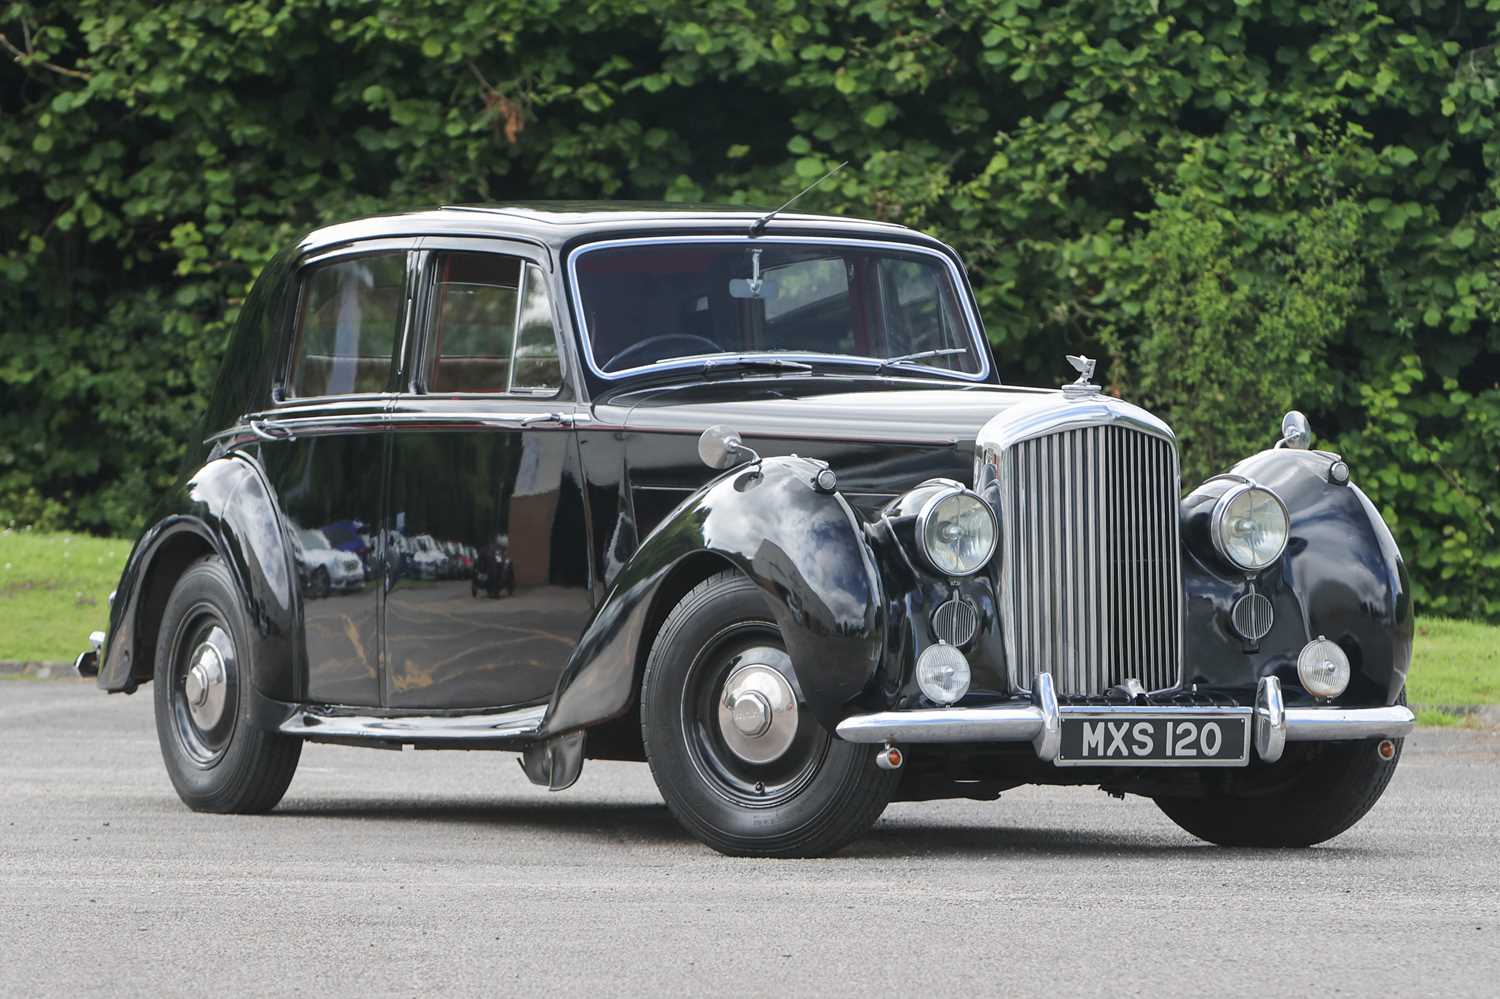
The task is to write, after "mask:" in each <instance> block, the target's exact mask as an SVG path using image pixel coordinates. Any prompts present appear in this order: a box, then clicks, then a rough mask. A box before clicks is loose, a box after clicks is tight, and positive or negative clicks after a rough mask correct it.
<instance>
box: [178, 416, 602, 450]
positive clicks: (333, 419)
mask: <svg viewBox="0 0 1500 999" xmlns="http://www.w3.org/2000/svg"><path fill="white" fill-rule="evenodd" d="M577 422H578V417H577V415H576V414H573V413H559V412H541V413H536V412H531V413H525V412H523V413H506V412H495V411H482V410H480V411H472V412H452V411H446V412H445V411H439V412H421V413H370V412H367V413H350V414H339V415H322V416H297V417H289V418H278V417H256V418H254V419H251V420H249V421H247V422H245V423H241V424H239V425H237V426H233V427H230V428H229V429H227V430H221V431H219V432H218V433H216V434H214V435H213V436H211V437H207V438H205V439H204V443H205V444H208V443H211V442H213V441H218V440H228V439H234V438H238V437H255V438H257V439H259V440H263V441H283V440H294V439H296V437H297V436H298V435H308V436H312V435H317V434H327V433H341V432H347V431H350V430H368V431H370V432H372V433H373V432H376V431H380V430H384V429H386V428H387V427H408V426H421V427H487V428H490V429H495V430H545V429H549V428H558V429H568V428H571V427H572V426H574V424H575V423H577ZM278 431H279V432H278Z"/></svg>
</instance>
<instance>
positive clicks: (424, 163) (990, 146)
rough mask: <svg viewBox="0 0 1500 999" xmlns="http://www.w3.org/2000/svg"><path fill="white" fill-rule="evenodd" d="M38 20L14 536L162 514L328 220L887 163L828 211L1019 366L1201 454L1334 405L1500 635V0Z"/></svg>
mask: <svg viewBox="0 0 1500 999" xmlns="http://www.w3.org/2000/svg"><path fill="white" fill-rule="evenodd" d="M0 33H3V40H0V49H4V50H6V60H7V64H6V66H5V69H4V70H3V71H0V72H3V74H4V75H3V77H0V80H3V84H0V213H3V217H4V226H3V228H0V316H3V317H4V321H3V323H0V393H3V403H0V522H8V521H11V520H14V521H16V522H18V523H39V524H43V525H52V526H64V525H65V526H71V527H77V528H85V529H89V530H94V531H103V530H124V529H128V528H129V527H131V526H133V525H135V524H137V523H139V521H140V520H141V519H142V517H143V516H144V515H145V513H146V512H147V511H149V509H150V503H149V501H148V498H149V497H150V496H151V495H152V494H154V493H156V492H158V491H160V490H162V489H164V488H165V487H166V486H167V485H168V484H169V482H170V480H171V478H172V476H173V474H174V471H175V464H176V462H177V460H178V456H179V455H180V453H181V449H182V443H183V441H184V440H185V439H186V437H187V435H188V434H189V433H190V432H191V427H192V422H193V419H194V416H195V414H196V413H197V412H198V411H199V410H200V409H201V407H202V405H203V399H202V395H201V391H202V386H205V385H207V384H208V383H209V382H210V381H211V377H210V373H211V371H212V369H213V367H214V365H215V364H216V363H217V359H218V356H219V353H220V351H221V349H222V345H223V341H224V337H225V334H226V331H227V329H228V324H229V323H231V322H232V321H233V318H234V316H235V313H236V310H237V308H238V307H239V304H240V302H241V301H242V299H243V296H244V294H245V291H246V289H247V287H248V284H249V282H250V281H251V279H252V278H253V276H254V274H255V272H256V270H257V268H258V267H260V266H261V265H262V264H263V263H264V262H265V261H266V260H267V259H268V258H269V257H270V255H271V254H272V253H273V252H275V250H276V249H278V248H279V247H281V246H282V245H284V244H286V243H287V242H289V241H291V240H294V239H295V238H296V236H297V234H298V233H299V232H301V231H304V230H305V229H307V228H310V227H311V226H313V225H315V224H318V223H321V222H326V221H332V220H335V219H339V218H345V217H350V216H354V215H359V214H364V213H369V212H374V211H385V210H391V209H393V208H399V207H403V206H409V205H418V204H430V203H433V202H453V201H481V200H507V199H512V198H520V197H527V198H554V197H608V198H647V199H663V198H665V199H700V198H703V199H707V198H712V199H717V200H727V201H733V202H740V203H755V204H766V203H777V202H779V201H780V200H784V198H785V197H787V196H789V194H790V193H792V192H794V191H795V190H796V189H797V188H798V187H800V186H802V185H803V184H804V183H805V182H807V181H808V180H810V179H813V178H815V177H816V176H818V175H820V174H821V173H822V172H823V171H825V170H826V169H828V168H829V167H830V166H832V165H833V164H834V163H837V162H839V161H841V160H844V159H848V160H851V161H852V166H851V169H849V170H846V171H844V172H843V173H841V174H840V175H839V176H838V177H837V178H835V180H834V181H832V182H830V183H829V184H828V185H826V186H825V187H824V188H821V189H819V190H818V191H817V192H815V193H814V194H812V195H809V197H808V198H807V199H805V201H804V204H805V205H806V206H807V207H809V208H813V209H821V210H827V211H845V212H849V213H851V214H862V215H874V216H878V217H882V218H890V219H898V220H901V221H904V222H907V223H909V224H912V225H916V226H920V227H923V228H926V229H929V230H932V231H934V232H936V233H938V234H939V235H941V236H943V237H945V238H946V239H948V240H949V241H950V242H952V243H954V244H955V245H956V246H957V247H958V248H959V249H960V251H961V252H963V253H964V254H965V256H966V258H967V260H968V263H969V266H970V268H971V271H972V272H973V277H974V281H975V284H976V289H977V293H978V295H979V298H980V304H981V307H982V310H983V312H984V314H985V317H986V321H987V324H988V328H989V333H990V337H991V339H992V341H993V342H994V344H995V350H996V355H997V357H998V358H999V362H1000V365H1001V368H1002V370H1003V371H1004V372H1005V374H1006V376H1007V377H1008V378H1009V379H1010V380H1014V381H1033V382H1040V383H1043V384H1049V383H1054V382H1055V381H1056V380H1058V378H1059V377H1060V376H1061V374H1062V371H1061V370H1060V368H1061V364H1060V362H1061V355H1062V353H1063V351H1064V350H1065V349H1066V350H1072V351H1075V352H1076V351H1078V350H1090V351H1094V350H1100V349H1101V348H1102V349H1103V350H1104V352H1105V353H1106V354H1107V355H1108V356H1110V357H1111V359H1112V360H1111V363H1110V364H1109V365H1107V367H1106V368H1105V369H1104V371H1103V374H1105V376H1106V377H1107V378H1109V379H1110V380H1111V381H1112V382H1113V383H1114V385H1115V386H1116V387H1117V388H1120V389H1122V390H1128V391H1130V392H1131V393H1133V394H1139V395H1140V396H1141V397H1142V398H1143V399H1146V400H1147V401H1149V402H1151V403H1152V404H1153V405H1156V406H1160V407H1161V408H1162V409H1163V410H1164V411H1165V412H1167V413H1168V414H1169V415H1170V416H1171V418H1172V419H1173V420H1174V421H1176V423H1177V425H1178V426H1179V427H1180V428H1181V429H1182V431H1183V437H1184V440H1185V443H1186V446H1187V455H1188V458H1189V460H1190V461H1191V462H1192V463H1193V464H1192V467H1194V468H1196V469H1197V470H1199V471H1206V470H1208V469H1209V468H1211V467H1219V466H1222V465H1223V464H1227V463H1228V462H1230V461H1232V460H1233V458H1234V457H1236V456H1237V455H1238V454H1239V453H1240V452H1241V451H1243V450H1244V449H1247V448H1251V447H1256V446H1259V445H1261V444H1264V443H1265V442H1268V441H1269V440H1271V439H1272V438H1273V437H1274V434H1275V431H1276V422H1277V419H1278V418H1279V416H1280V411H1281V410H1282V409H1283V408H1285V407H1286V406H1288V405H1289V404H1292V403H1295V404H1296V405H1298V406H1299V408H1302V409H1304V410H1306V411H1307V412H1308V413H1309V415H1310V417H1311V418H1312V420H1313V426H1314V428H1315V430H1317V431H1318V432H1319V433H1320V435H1321V438H1322V441H1321V442H1322V443H1323V444H1324V445H1326V446H1330V447H1334V448H1336V449H1339V450H1342V451H1344V452H1345V453H1346V456H1347V457H1348V458H1349V459H1350V461H1351V463H1352V464H1353V466H1354V469H1355V474H1356V477H1357V479H1358V481H1359V482H1360V483H1361V484H1362V485H1363V486H1364V487H1365V488H1366V489H1367V490H1369V492H1370V493H1371V495H1372V497H1373V498H1374V499H1375V500H1376V502H1377V503H1378V504H1379V505H1380V506H1381V508H1382V509H1383V510H1384V511H1385V512H1386V514H1387V516H1388V517H1389V518H1390V519H1391V521H1392V523H1393V524H1394V525H1395V528H1396V531H1397V535H1398V539H1399V540H1400V542H1401V544H1402V546H1403V551H1404V552H1405V554H1406V556H1407V558H1408V559H1409V560H1410V562H1411V563H1412V567H1413V577H1414V581H1415V583H1416V586H1417V592H1418V598H1419V602H1420V603H1421V604H1422V605H1423V606H1424V608H1425V609H1429V610H1433V611H1438V612H1441V613H1444V614H1454V615H1483V616H1487V617H1490V618H1500V572H1496V571H1495V570H1496V569H1497V568H1500V565H1497V560H1500V541H1497V538H1496V533H1495V531H1496V528H1497V526H1500V525H1497V521H1500V514H1497V510H1496V508H1495V505H1494V500H1493V497H1494V496H1495V495H1496V494H1497V492H1500V469H1497V463H1500V462H1497V456H1500V387H1497V380H1500V322H1497V316H1500V274H1497V273H1496V261H1497V259H1500V170H1497V167H1500V54H1497V53H1500V45H1497V42H1500V0H1469V2H1467V3H1464V2H1456V0H1401V2H1399V3H1396V2H1371V0H1261V2H1253V0H1119V2H1116V3H1111V4H1100V3H1097V2H1094V0H1056V2H1053V0H1048V2H1043V0H943V2H938V0H906V2H901V3H897V2H894V0H853V2H845V0H766V2H758V3H750V2H748V0H696V2H692V3H688V2H683V0H657V2H654V3H650V4H647V3H645V2H643V0H582V2H575V3H568V4H564V3H563V2H561V0H427V2H424V3H420V4H414V3H409V2H398V0H278V2H274V3H273V2H271V0H226V2H222V3H215V4H197V3H186V2H161V3H157V2H150V0H109V2H104V0H70V2H68V3H61V2H52V0H48V2H43V0H21V2H7V0H0ZM1199 448H1201V449H1202V451H1201V454H1200V451H1199V450H1198V449H1199Z"/></svg>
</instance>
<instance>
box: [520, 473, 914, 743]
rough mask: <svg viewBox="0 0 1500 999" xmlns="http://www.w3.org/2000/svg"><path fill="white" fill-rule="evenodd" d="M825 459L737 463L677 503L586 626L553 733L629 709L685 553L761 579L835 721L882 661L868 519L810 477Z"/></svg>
mask: <svg viewBox="0 0 1500 999" xmlns="http://www.w3.org/2000/svg"><path fill="white" fill-rule="evenodd" d="M822 468H823V466H822V465H820V464H817V463H815V462H812V461H809V460H807V459H805V458H797V457H786V458H770V459H767V460H765V461H763V462H760V463H759V464H758V465H755V466H749V467H744V468H739V469H736V470H734V471H732V472H729V473H727V474H725V475H723V476H721V477H720V478H718V479H715V480H714V481H713V482H710V483H709V484H708V485H706V486H704V487H703V488H702V489H700V490H699V491H698V492H696V493H694V494H693V495H692V496H691V497H689V498H688V499H687V500H685V501H684V502H683V503H682V504H681V505H679V506H678V507H677V508H676V509H675V510H674V511H672V513H671V514H669V515H668V516H667V517H666V518H665V519H664V520H663V521H662V522H661V524H660V525H658V526H657V528H656V529H655V530H654V531H652V532H651V534H650V535H648V536H647V537H646V539H645V540H644V541H642V542H641V545H640V547H639V548H638V549H637V550H636V552H635V554H634V555H633V556H632V557H631V558H630V560H629V561H628V562H627V563H626V564H625V566H624V567H623V568H622V569H621V570H620V572H619V573H618V575H616V577H615V579H614V582H613V583H612V584H611V586H610V588H609V590H608V592H607V593H606V594H605V596H604V599H603V600H602V601H601V602H600V604H599V606H598V608H597V609H596V610H595V612H594V615H593V617H592V618H591V619H590V621H589V624H588V625H587V627H586V628H585V629H584V632H583V637H582V638H581V639H580V641H579V643H578V647H577V649H576V650H575V651H574V653H573V656H572V658H571V659H570V660H569V662H568V665H567V668H566V669H565V670H564V672H563V675H562V677H561V679H560V680H559V682H558V687H557V690H556V692H555V693H554V695H553V698H552V703H551V704H550V706H549V709H548V712H547V717H546V721H545V722H544V725H543V728H544V731H545V732H546V734H548V735H553V734H559V733H562V732H566V731H570V730H572V729H576V728H580V727H583V726H586V725H592V724H596V723H599V722H602V721H607V720H609V719H610V718H613V717H616V716H618V715H620V714H622V713H624V712H625V711H627V710H629V708H630V706H631V704H632V703H633V701H634V698H635V695H636V665H637V663H638V662H639V661H640V657H641V656H642V655H643V654H644V653H645V652H647V651H649V650H647V649H645V648H643V647H642V643H643V642H645V641H648V640H649V637H648V636H647V635H646V627H647V622H648V619H649V618H650V615H651V611H652V608H653V604H654V602H655V600H656V597H657V594H658V592H659V591H660V589H661V587H662V584H663V583H664V582H665V581H666V580H667V579H669V578H671V576H672V575H673V571H674V570H675V569H677V568H678V567H679V566H681V565H682V564H683V563H684V562H685V561H686V560H687V559H690V558H693V557H695V556H700V555H703V554H709V555H713V556H717V557H718V558H720V559H721V560H723V561H724V562H726V563H728V564H729V565H732V566H734V567H735V568H736V569H738V570H739V571H740V572H742V573H744V574H745V575H746V576H747V577H748V578H750V579H751V580H753V581H754V582H755V583H756V584H757V585H758V586H759V587H760V588H761V589H762V590H763V591H764V592H765V594H766V603H767V605H768V607H769V609H770V611H771V614H772V616H773V617H774V618H775V619H776V623H777V625H778V626H779V627H780V628H781V633H782V637H783V639H784V640H785V642H786V646H787V651H788V653H789V654H790V655H791V659H792V662H793V663H794V664H795V665H796V666H797V682H798V684H799V685H800V686H801V688H802V693H803V696H804V697H805V698H806V700H807V702H808V704H809V706H810V707H811V708H812V710H813V713H814V714H815V715H816V716H817V717H818V719H819V720H820V721H822V722H823V723H824V724H825V725H827V726H828V727H829V728H830V729H832V727H833V725H834V724H835V722H836V720H837V718H838V717H839V715H838V709H839V708H840V707H841V706H842V705H844V704H845V703H847V702H848V701H849V700H850V699H851V698H853V697H855V696H856V695H858V694H859V693H860V692H861V691H862V690H863V689H864V688H865V687H866V685H867V684H868V683H869V682H870V680H871V678H872V677H873V676H874V674H875V672H876V670H877V668H878V667H879V665H880V657H881V647H882V642H883V636H884V631H885V626H886V622H885V613H884V606H885V603H884V599H883V596H882V592H881V582H880V575H879V573H878V571H877V570H876V567H875V561H874V558H873V556H872V555H871V552H870V548H869V546H868V544H867V542H866V540H865V536H864V532H863V529H862V527H861V524H860V521H859V520H858V518H857V517H856V515H855V513H854V510H853V508H852V507H850V505H849V503H848V502H847V501H846V500H845V499H844V497H842V496H840V495H839V494H838V493H823V492H819V491H818V490H817V489H816V488H815V487H814V485H813V482H814V479H815V477H816V476H817V473H818V472H819V471H820V470H821V469H822Z"/></svg>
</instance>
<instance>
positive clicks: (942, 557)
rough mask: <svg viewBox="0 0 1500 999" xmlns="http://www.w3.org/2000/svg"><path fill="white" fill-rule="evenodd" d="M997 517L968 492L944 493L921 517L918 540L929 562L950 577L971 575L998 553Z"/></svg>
mask: <svg viewBox="0 0 1500 999" xmlns="http://www.w3.org/2000/svg"><path fill="white" fill-rule="evenodd" d="M996 536H997V531H996V530H995V514H994V512H993V511H991V510H990V507H989V504H987V503H986V502H985V501H984V500H982V499H980V498H979V497H978V496H976V495H974V494H973V493H971V492H969V491H968V490H959V489H955V490H953V491H952V492H947V493H940V494H938V495H937V496H935V497H933V498H932V499H931V500H929V501H928V502H927V505H926V506H924V507H923V508H922V512H921V514H920V515H918V517H917V538H918V540H919V541H920V542H921V544H922V552H923V554H924V555H925V556H926V557H927V561H928V562H929V563H931V565H932V567H933V568H934V569H936V570H937V571H938V572H941V573H943V574H944V575H947V576H967V575H970V574H972V573H975V572H978V571H979V570H980V569H982V568H984V564H985V563H986V562H988V561H989V560H990V556H991V555H993V554H995V539H996Z"/></svg>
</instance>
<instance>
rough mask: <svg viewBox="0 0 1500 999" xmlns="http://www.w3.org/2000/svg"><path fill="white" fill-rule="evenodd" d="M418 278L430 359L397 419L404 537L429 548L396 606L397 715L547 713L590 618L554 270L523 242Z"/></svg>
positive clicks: (390, 606)
mask: <svg viewBox="0 0 1500 999" xmlns="http://www.w3.org/2000/svg"><path fill="white" fill-rule="evenodd" d="M418 273H419V274H420V291H419V294H418V297H417V304H416V306H415V308H416V314H417V316H418V322H417V327H418V329H419V336H418V338H417V343H418V347H417V354H418V356H419V357H420V362H419V364H418V366H417V370H416V371H415V372H414V377H413V378H412V380H411V381H410V383H409V384H408V385H406V386H405V390H404V391H403V392H402V393H401V394H400V395H399V396H398V397H397V398H396V400H395V401H394V403H393V406H392V410H391V414H390V421H391V457H390V482H389V487H388V489H389V492H388V510H389V513H388V520H389V522H390V525H391V529H392V532H393V534H394V535H395V536H397V537H399V538H401V539H405V540H406V541H407V542H409V543H411V544H412V545H413V546H414V547H415V548H416V551H415V552H414V554H413V557H412V558H411V560H410V561H409V562H405V563H403V565H402V567H401V569H400V571H399V572H398V573H396V574H394V575H393V577H392V579H391V580H390V584H389V591H388V593H387V595H386V603H385V608H384V622H385V624H384V627H385V649H386V656H387V659H386V663H387V669H386V691H385V693H386V703H387V704H388V705H390V706H391V707H393V708H411V709H417V708H422V709H463V708H482V707H506V706H515V705H522V704H530V703H536V702H538V701H542V700H544V699H546V698H547V697H548V696H549V695H550V694H551V692H552V690H553V687H554V686H555V685H556V682H557V678H558V675H559V674H560V673H561V671H562V668H563V666H564V664H565V663H566V662H567V658H568V656H569V654H570V653H571V652H572V650H573V645H574V642H575V641H576V639H577V637H578V635H579V633H580V632H581V630H582V628H583V625H584V623H585V621H586V620H587V617H588V614H589V610H590V597H589V568H588V566H589V563H588V544H587V540H586V518H585V516H584V505H583V504H584V499H583V491H582V488H581V475H580V471H579V462H578V445H577V440H576V438H575V436H574V433H573V430H572V426H573V421H574V414H575V405H576V402H575V400H576V395H575V393H574V392H573V391H572V389H571V387H570V383H569V379H568V377H567V372H566V371H565V370H564V366H565V361H564V352H563V351H562V350H561V349H560V346H561V345H560V344H559V342H558V339H557V330H558V328H559V324H558V322H557V315H556V312H555V309H554V306H555V298H556V297H555V295H554V289H553V288H552V272H551V268H550V261H549V258H548V256H547V255H546V253H545V252H544V251H542V250H541V249H539V248H534V247H531V246H529V245H526V244H522V243H511V242H507V241H504V240H494V239H484V240H481V239H438V238H429V239H427V240H424V241H423V244H422V248H421V253H420V259H419V263H418ZM466 553H472V554H466Z"/></svg>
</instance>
